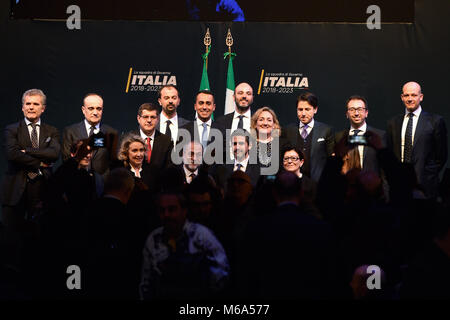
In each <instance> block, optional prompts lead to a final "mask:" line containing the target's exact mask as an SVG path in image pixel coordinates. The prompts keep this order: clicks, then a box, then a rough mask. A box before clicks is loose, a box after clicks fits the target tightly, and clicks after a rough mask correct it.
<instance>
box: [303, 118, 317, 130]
mask: <svg viewBox="0 0 450 320" xmlns="http://www.w3.org/2000/svg"><path fill="white" fill-rule="evenodd" d="M306 125H308V128H311V129H312V128H313V127H314V119H311V121H310V122H309V123H307V124H306ZM304 126H305V124H303V122H301V121H300V128H303V127H304Z"/></svg>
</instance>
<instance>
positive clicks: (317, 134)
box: [282, 92, 335, 182]
mask: <svg viewBox="0 0 450 320" xmlns="http://www.w3.org/2000/svg"><path fill="white" fill-rule="evenodd" d="M317 110H318V99H317V97H316V96H315V95H314V94H313V93H311V92H305V93H302V94H301V95H300V96H299V97H298V99H297V116H298V119H299V123H298V124H296V125H290V126H288V127H287V128H286V129H285V130H283V133H282V135H283V138H284V141H286V143H289V144H291V145H293V146H296V147H297V148H299V149H300V150H301V151H302V152H303V154H304V155H305V163H304V164H303V168H302V172H303V173H304V174H305V175H307V176H308V177H310V178H311V179H313V180H314V181H316V182H317V181H319V179H320V176H321V175H322V170H323V167H324V166H325V163H326V160H327V157H328V156H330V155H332V154H333V150H334V145H335V140H334V134H333V129H332V128H331V127H330V126H328V125H326V124H324V123H322V122H319V121H315V120H314V116H315V114H316V113H317Z"/></svg>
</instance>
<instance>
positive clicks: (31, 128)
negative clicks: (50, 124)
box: [25, 118, 41, 144]
mask: <svg viewBox="0 0 450 320" xmlns="http://www.w3.org/2000/svg"><path fill="white" fill-rule="evenodd" d="M32 123H33V122H31V121H30V120H28V119H27V118H25V124H26V125H27V128H28V133H29V134H30V140H31V132H32V131H33V127H32V126H30V124H32ZM36 131H37V140H38V144H39V136H40V134H41V119H39V120H38V121H37V122H36Z"/></svg>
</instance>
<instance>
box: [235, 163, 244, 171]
mask: <svg viewBox="0 0 450 320" xmlns="http://www.w3.org/2000/svg"><path fill="white" fill-rule="evenodd" d="M236 167H237V169H236V171H238V170H239V171H243V170H242V167H243V165H242V164H240V163H238V164H237V165H236Z"/></svg>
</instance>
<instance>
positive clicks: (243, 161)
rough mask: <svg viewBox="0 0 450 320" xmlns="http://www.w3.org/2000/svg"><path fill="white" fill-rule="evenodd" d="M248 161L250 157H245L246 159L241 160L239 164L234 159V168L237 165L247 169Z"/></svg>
mask: <svg viewBox="0 0 450 320" xmlns="http://www.w3.org/2000/svg"><path fill="white" fill-rule="evenodd" d="M249 159H250V155H247V158H245V159H244V160H242V161H241V162H239V161H237V159H234V166H237V165H238V163H240V164H242V166H243V167H244V168H247V164H248V160H249Z"/></svg>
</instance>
